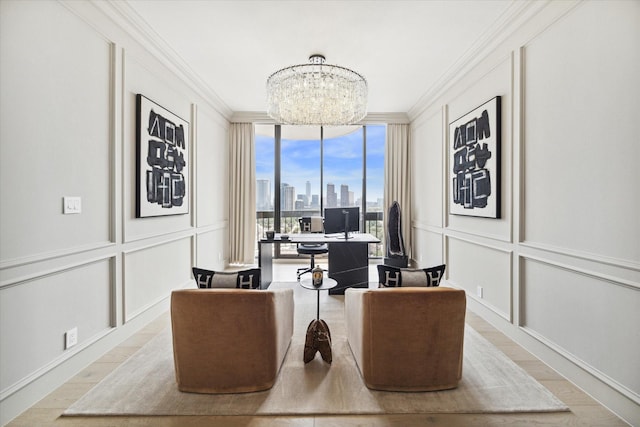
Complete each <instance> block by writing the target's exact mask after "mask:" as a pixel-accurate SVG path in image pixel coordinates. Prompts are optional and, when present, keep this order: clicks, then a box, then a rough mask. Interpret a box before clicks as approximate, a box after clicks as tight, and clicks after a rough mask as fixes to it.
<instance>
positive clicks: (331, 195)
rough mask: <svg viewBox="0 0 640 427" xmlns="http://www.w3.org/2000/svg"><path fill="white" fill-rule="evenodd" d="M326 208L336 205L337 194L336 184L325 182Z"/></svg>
mask: <svg viewBox="0 0 640 427" xmlns="http://www.w3.org/2000/svg"><path fill="white" fill-rule="evenodd" d="M326 207H328V208H336V207H338V195H337V194H336V186H335V185H333V184H331V183H329V184H327V206H326Z"/></svg>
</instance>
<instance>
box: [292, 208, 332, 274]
mask: <svg viewBox="0 0 640 427" xmlns="http://www.w3.org/2000/svg"><path fill="white" fill-rule="evenodd" d="M298 222H299V223H300V232H301V233H322V232H323V231H324V227H323V225H322V217H310V216H305V217H302V218H300V219H299V220H298ZM296 250H297V251H298V255H309V256H310V258H311V265H310V266H309V267H308V268H299V269H298V280H300V277H301V276H302V275H303V274H306V273H310V272H311V271H312V270H313V269H314V268H315V266H316V261H315V256H316V255H322V254H326V253H328V252H329V247H328V246H327V244H326V243H298V246H297V248H296Z"/></svg>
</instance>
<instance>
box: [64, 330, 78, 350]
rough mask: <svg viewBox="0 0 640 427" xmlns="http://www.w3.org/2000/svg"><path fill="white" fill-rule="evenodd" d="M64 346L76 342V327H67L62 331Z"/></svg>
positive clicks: (69, 346)
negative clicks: (66, 329)
mask: <svg viewBox="0 0 640 427" xmlns="http://www.w3.org/2000/svg"><path fill="white" fill-rule="evenodd" d="M64 344H65V345H64V348H65V350H66V349H69V348H71V347H73V346H74V345H76V344H78V328H77V327H75V328H73V329H69V330H68V331H67V332H65V333H64Z"/></svg>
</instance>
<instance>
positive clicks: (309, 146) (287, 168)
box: [256, 125, 386, 203]
mask: <svg viewBox="0 0 640 427" xmlns="http://www.w3.org/2000/svg"><path fill="white" fill-rule="evenodd" d="M366 129H367V138H366V140H367V202H368V203H376V202H377V201H378V200H380V199H382V198H383V196H384V188H383V181H384V145H385V139H386V126H384V125H371V126H367V128H366ZM362 139H363V131H362V128H361V127H360V128H357V130H356V131H354V132H351V133H348V134H346V135H343V136H340V137H336V138H326V139H324V147H323V157H324V161H323V168H324V173H323V181H324V182H323V185H324V186H325V189H326V186H327V184H334V186H335V188H336V193H338V198H340V186H342V185H346V186H348V188H349V189H350V191H352V192H353V194H354V196H353V202H354V203H355V202H356V201H357V200H358V199H360V198H361V196H362V175H363V173H362V166H363V159H362ZM273 141H274V138H273V136H265V135H259V134H256V180H258V181H259V180H265V179H266V180H269V183H270V186H271V188H270V191H271V200H272V201H273V191H274V189H273V179H274V143H273ZM281 171H282V172H281V182H282V183H287V184H289V186H292V187H294V188H295V195H294V200H296V199H297V198H298V195H303V196H306V195H307V194H308V191H309V190H307V182H309V186H310V194H312V195H319V194H322V195H323V197H324V199H325V201H326V198H327V194H326V192H323V191H320V190H321V189H320V144H319V139H317V140H300V139H286V138H283V139H282V141H281Z"/></svg>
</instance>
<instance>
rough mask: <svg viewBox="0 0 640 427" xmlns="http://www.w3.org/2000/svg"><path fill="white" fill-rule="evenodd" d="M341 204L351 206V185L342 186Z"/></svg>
mask: <svg viewBox="0 0 640 427" xmlns="http://www.w3.org/2000/svg"><path fill="white" fill-rule="evenodd" d="M340 206H342V207H347V206H351V205H350V204H349V186H348V185H346V184H342V185H341V186H340Z"/></svg>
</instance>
